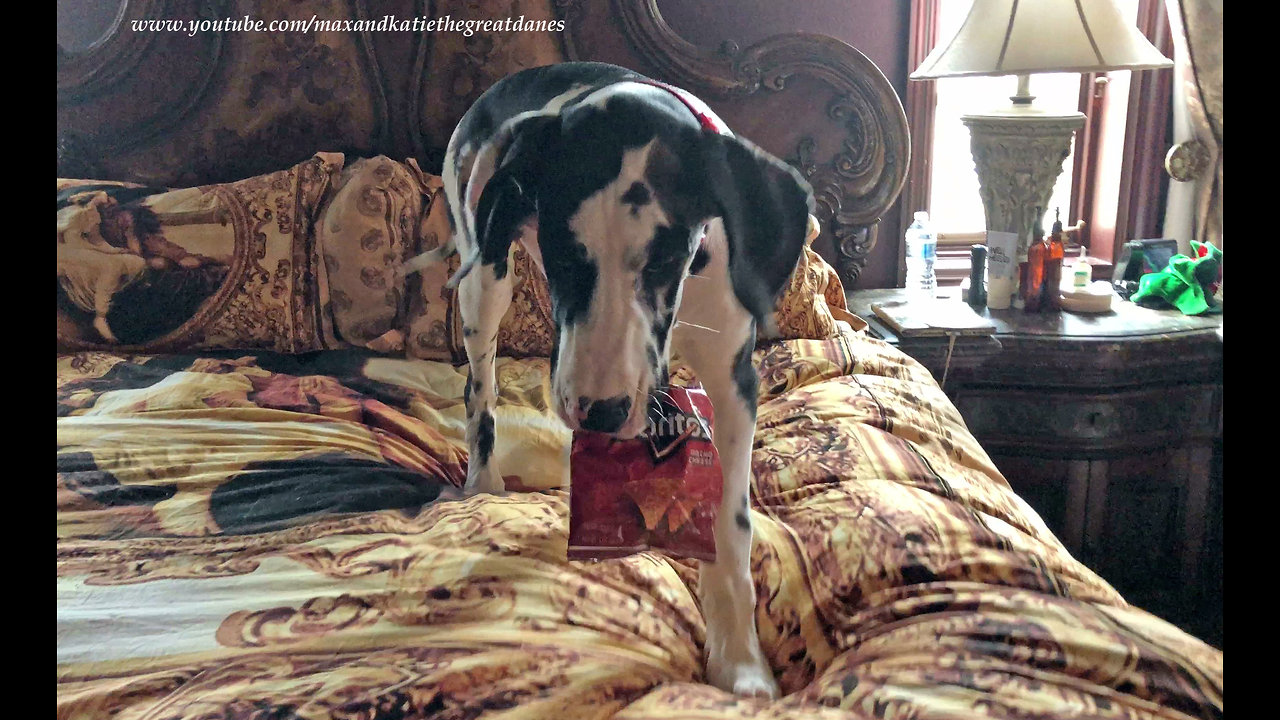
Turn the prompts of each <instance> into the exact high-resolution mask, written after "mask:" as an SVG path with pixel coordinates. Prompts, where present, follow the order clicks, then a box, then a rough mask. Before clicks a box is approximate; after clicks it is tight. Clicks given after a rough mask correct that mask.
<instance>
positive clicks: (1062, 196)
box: [929, 0, 1080, 246]
mask: <svg viewBox="0 0 1280 720" xmlns="http://www.w3.org/2000/svg"><path fill="white" fill-rule="evenodd" d="M970 4H971V3H969V2H965V1H964V0H942V2H941V3H940V7H939V12H938V37H939V38H941V39H943V41H945V40H946V39H947V38H950V37H951V36H952V35H954V34H955V33H956V31H957V30H959V29H960V25H961V24H962V23H963V22H964V19H965V17H966V16H967V15H968V13H969V6H970ZM1016 89H1017V79H1016V78H1015V77H1013V76H1012V75H1010V76H1005V77H973V78H947V79H945V80H943V81H940V82H938V83H937V96H938V100H937V106H936V107H935V109H934V116H933V153H932V155H933V163H932V166H933V167H932V177H931V178H930V183H929V187H930V193H929V217H930V219H931V220H933V226H934V229H935V230H936V231H937V232H938V234H939V242H940V244H943V245H946V244H949V243H948V241H949V240H950V241H953V242H959V243H962V244H964V245H966V246H968V245H971V244H973V243H975V242H982V238H983V231H984V230H985V228H986V218H985V217H984V214H983V211H982V198H981V197H980V196H979V194H978V174H977V172H976V171H975V170H974V168H973V153H972V152H970V149H969V128H967V127H965V126H964V123H963V122H961V120H960V118H961V117H962V116H964V115H967V114H973V113H982V112H984V111H987V110H992V109H996V108H1003V107H1008V106H1009V104H1010V102H1009V96H1010V95H1013V93H1014V91H1015V90H1016ZM1031 94H1033V95H1035V98H1036V99H1035V107H1038V108H1040V109H1041V110H1044V111H1045V112H1056V113H1071V112H1075V111H1076V109H1077V108H1078V106H1079V104H1080V74H1079V73H1053V74H1043V75H1033V76H1032V77H1031ZM1073 165H1074V141H1073V155H1072V156H1068V157H1067V159H1066V161H1065V162H1064V163H1063V169H1062V174H1061V175H1059V176H1058V181H1057V184H1055V185H1054V188H1053V199H1052V200H1050V201H1049V210H1048V212H1046V213H1045V219H1044V228H1045V230H1048V229H1049V228H1050V227H1052V225H1053V209H1054V208H1061V210H1062V222H1063V224H1064V225H1065V224H1068V219H1069V218H1070V216H1071V181H1072V174H1073V173H1072V166H1073Z"/></svg>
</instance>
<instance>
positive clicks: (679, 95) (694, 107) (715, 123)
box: [634, 78, 733, 136]
mask: <svg viewBox="0 0 1280 720" xmlns="http://www.w3.org/2000/svg"><path fill="white" fill-rule="evenodd" d="M634 82H638V83H641V84H643V85H652V86H654V87H657V88H662V89H663V90H666V91H667V92H669V93H671V94H672V95H675V96H676V99H677V100H679V101H680V102H681V104H683V105H684V106H685V107H687V108H689V112H691V113H693V116H694V117H696V118H698V124H699V125H701V126H702V127H703V128H704V129H706V130H711V131H713V132H717V133H719V134H721V135H729V136H732V135H733V132H732V131H730V130H729V126H728V125H725V124H724V121H723V120H721V119H720V116H719V115H716V114H715V112H714V111H712V110H711V108H709V107H707V104H706V103H704V102H702V101H701V100H699V99H698V98H697V97H695V96H694V95H693V94H691V93H689V92H688V91H687V90H681V89H680V88H678V87H676V86H674V85H668V84H666V83H664V82H658V81H657V80H650V79H648V78H645V79H643V80H635V81H634Z"/></svg>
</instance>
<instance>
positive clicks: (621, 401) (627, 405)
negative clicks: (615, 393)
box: [578, 396, 631, 433]
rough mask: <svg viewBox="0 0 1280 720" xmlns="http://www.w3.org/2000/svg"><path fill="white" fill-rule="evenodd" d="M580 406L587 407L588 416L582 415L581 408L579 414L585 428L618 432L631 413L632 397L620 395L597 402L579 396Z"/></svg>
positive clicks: (604, 431)
mask: <svg viewBox="0 0 1280 720" xmlns="http://www.w3.org/2000/svg"><path fill="white" fill-rule="evenodd" d="M578 407H579V408H580V409H581V408H586V416H585V417H583V416H582V414H581V410H579V416H578V417H579V420H580V421H581V422H582V429H583V430H594V431H596V432H603V433H611V432H617V431H618V430H619V429H620V428H621V427H622V426H623V425H624V424H625V423H626V422H627V416H629V415H630V414H631V398H629V397H621V396H620V397H614V398H608V399H605V400H596V401H595V402H591V401H590V400H588V399H587V398H579V399H578Z"/></svg>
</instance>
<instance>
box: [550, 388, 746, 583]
mask: <svg viewBox="0 0 1280 720" xmlns="http://www.w3.org/2000/svg"><path fill="white" fill-rule="evenodd" d="M712 422H713V415H712V410H711V400H710V399H709V398H708V397H707V394H706V392H704V391H703V390H702V389H701V388H681V387H670V388H665V389H663V390H660V391H658V392H656V393H655V399H654V400H653V401H652V402H651V403H650V409H649V428H648V430H647V431H645V432H644V433H642V434H641V435H640V436H638V437H636V438H634V439H632V440H618V439H616V438H613V437H610V436H609V435H607V434H604V433H596V432H589V431H578V432H576V433H574V435H573V449H572V452H571V453H570V456H569V477H570V485H569V559H570V560H593V559H601V558H612V557H621V556H624V555H630V554H632V553H637V552H640V551H643V550H650V549H652V550H662V551H664V552H666V553H668V554H671V555H677V556H680V557H687V558H696V559H698V560H715V559H716V541H715V524H716V515H717V514H718V513H719V510H720V495H721V492H722V490H723V478H722V477H721V474H720V456H719V454H718V453H716V448H715V445H712V444H711V428H712Z"/></svg>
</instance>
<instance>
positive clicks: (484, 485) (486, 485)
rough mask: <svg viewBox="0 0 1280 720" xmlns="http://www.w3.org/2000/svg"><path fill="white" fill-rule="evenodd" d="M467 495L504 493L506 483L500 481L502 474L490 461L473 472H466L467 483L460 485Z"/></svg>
mask: <svg viewBox="0 0 1280 720" xmlns="http://www.w3.org/2000/svg"><path fill="white" fill-rule="evenodd" d="M462 490H463V492H464V493H466V494H467V495H479V494H481V493H483V494H486V495H504V494H506V490H507V484H506V483H505V482H503V481H502V475H501V474H500V473H499V472H498V469H497V468H496V467H494V466H493V464H492V463H490V464H489V465H487V466H485V467H484V468H483V469H481V470H479V471H476V472H475V473H470V472H468V473H467V484H466V485H464V486H463V487H462Z"/></svg>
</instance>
